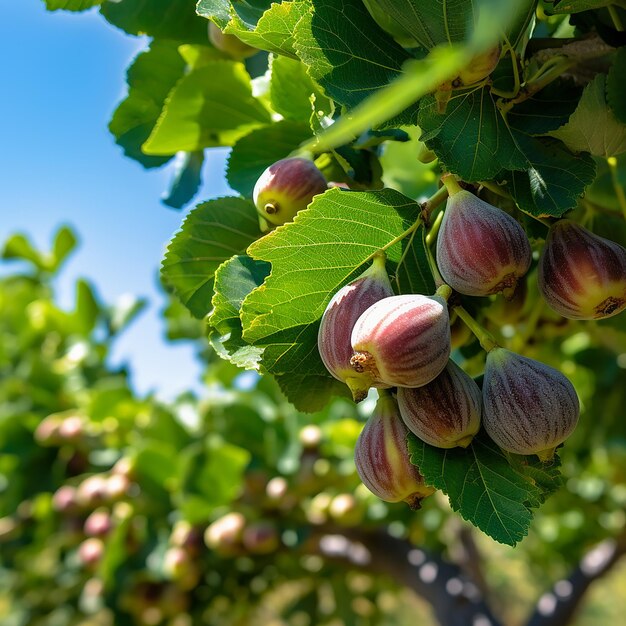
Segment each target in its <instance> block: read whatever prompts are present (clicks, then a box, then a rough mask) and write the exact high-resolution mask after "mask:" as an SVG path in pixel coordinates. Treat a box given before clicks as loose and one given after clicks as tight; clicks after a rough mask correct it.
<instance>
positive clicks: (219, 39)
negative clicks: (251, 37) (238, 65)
mask: <svg viewBox="0 0 626 626" xmlns="http://www.w3.org/2000/svg"><path fill="white" fill-rule="evenodd" d="M209 41H210V42H211V43H212V44H213V46H214V47H215V48H217V49H218V50H219V51H220V52H224V53H225V54H227V55H228V56H230V57H232V58H233V59H235V60H237V61H241V60H243V59H247V58H248V57H251V56H252V55H253V54H256V53H257V52H258V51H259V50H258V48H253V47H252V46H249V45H248V44H247V43H244V42H243V41H241V39H239V37H236V36H235V35H230V34H228V33H223V32H222V31H221V30H220V28H219V27H218V26H217V25H215V24H214V23H213V22H209Z"/></svg>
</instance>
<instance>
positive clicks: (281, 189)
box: [252, 158, 327, 226]
mask: <svg viewBox="0 0 626 626" xmlns="http://www.w3.org/2000/svg"><path fill="white" fill-rule="evenodd" d="M326 189H327V184H326V179H325V178H324V175H323V174H322V172H320V170H318V169H317V167H316V166H315V164H314V163H313V162H312V161H309V160H307V159H300V158H288V159H281V160H280V161H276V163H273V164H272V165H270V166H269V167H268V168H267V169H266V170H265V171H264V172H263V173H262V174H261V176H260V177H259V179H258V180H257V181H256V184H255V185H254V191H253V194H252V199H253V200H254V204H255V205H256V208H257V211H258V212H259V215H260V217H261V218H263V219H264V220H266V221H267V222H269V223H270V224H274V225H276V226H278V225H280V224H284V223H285V222H288V221H290V220H292V219H293V218H294V217H295V215H296V213H297V212H298V211H300V210H302V209H306V207H307V206H308V204H309V203H310V202H311V200H312V199H313V196H315V195H317V194H318V193H324V191H326Z"/></svg>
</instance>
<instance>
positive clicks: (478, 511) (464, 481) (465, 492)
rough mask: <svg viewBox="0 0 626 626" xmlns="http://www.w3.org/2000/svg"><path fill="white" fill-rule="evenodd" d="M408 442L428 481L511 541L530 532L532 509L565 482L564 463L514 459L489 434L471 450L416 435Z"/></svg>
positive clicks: (497, 536)
mask: <svg viewBox="0 0 626 626" xmlns="http://www.w3.org/2000/svg"><path fill="white" fill-rule="evenodd" d="M408 445H409V452H410V454H411V462H412V463H414V464H415V465H416V466H417V467H419V470H420V472H421V473H422V475H423V476H424V478H425V480H426V483H427V484H429V485H432V486H433V487H436V488H437V489H441V490H442V491H443V492H444V493H445V494H446V495H447V496H448V498H449V500H450V506H451V507H452V508H453V509H454V510H455V511H457V512H458V513H459V514H460V515H461V517H463V518H464V519H466V520H467V521H469V522H471V523H472V524H474V525H475V526H477V527H478V528H480V530H482V531H483V532H484V533H486V534H487V535H489V536H490V537H492V538H493V539H495V540H496V541H499V542H500V543H505V544H508V545H511V546H514V545H516V544H517V543H518V542H519V541H521V540H522V539H523V538H524V536H525V535H526V534H527V533H528V528H529V527H530V522H531V520H532V515H533V514H532V510H531V509H532V508H533V507H537V506H539V504H541V503H542V502H543V501H544V500H545V498H546V497H547V496H548V495H549V494H550V493H552V492H553V491H555V490H556V489H557V488H558V486H559V484H560V478H559V473H558V462H555V463H553V464H552V465H549V466H543V465H542V464H541V463H540V462H539V461H538V460H537V459H536V458H535V457H521V458H520V459H515V460H513V462H512V463H510V462H509V459H508V457H507V456H506V455H505V454H504V453H503V452H502V451H501V450H500V449H499V448H498V447H497V446H496V445H495V444H494V443H493V442H492V441H491V440H490V439H489V438H488V437H487V436H486V435H484V434H479V435H478V436H477V437H475V438H474V439H473V441H472V444H471V445H470V446H469V447H468V448H467V449H462V448H452V449H450V450H444V449H441V448H435V447H433V446H429V445H428V444H426V443H424V442H422V441H420V440H419V439H418V438H417V437H415V436H414V435H409V440H408Z"/></svg>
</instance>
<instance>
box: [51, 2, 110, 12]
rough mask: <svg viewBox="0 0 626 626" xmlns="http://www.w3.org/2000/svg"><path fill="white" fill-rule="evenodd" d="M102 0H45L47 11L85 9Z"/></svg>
mask: <svg viewBox="0 0 626 626" xmlns="http://www.w3.org/2000/svg"><path fill="white" fill-rule="evenodd" d="M103 2H104V0H45V3H46V9H48V11H58V10H62V11H86V10H87V9H91V8H92V7H95V6H97V5H99V4H102V3H103Z"/></svg>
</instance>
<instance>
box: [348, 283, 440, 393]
mask: <svg viewBox="0 0 626 626" xmlns="http://www.w3.org/2000/svg"><path fill="white" fill-rule="evenodd" d="M351 340H352V348H353V349H354V352H355V354H354V356H353V357H352V358H351V359H350V363H351V364H352V367H353V368H354V369H355V371H356V372H358V373H361V374H364V375H369V376H370V378H371V380H372V381H373V383H374V384H377V385H378V386H380V385H381V383H384V384H386V385H389V386H392V387H421V386H422V385H425V384H426V383H429V382H430V381H431V380H433V379H434V378H436V377H437V376H438V375H439V374H440V373H441V371H442V370H443V368H444V367H445V366H446V363H447V362H448V357H449V356H450V320H449V317H448V306H447V303H446V301H445V300H444V299H443V298H442V297H441V296H438V295H434V296H423V295H418V294H406V295H402V296H391V297H389V298H384V299H383V300H379V301H378V302H376V303H374V304H373V305H372V306H370V307H369V309H367V310H366V311H365V313H363V315H361V316H360V317H359V319H358V320H357V321H356V324H355V325H354V328H353V329H352V339H351Z"/></svg>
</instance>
